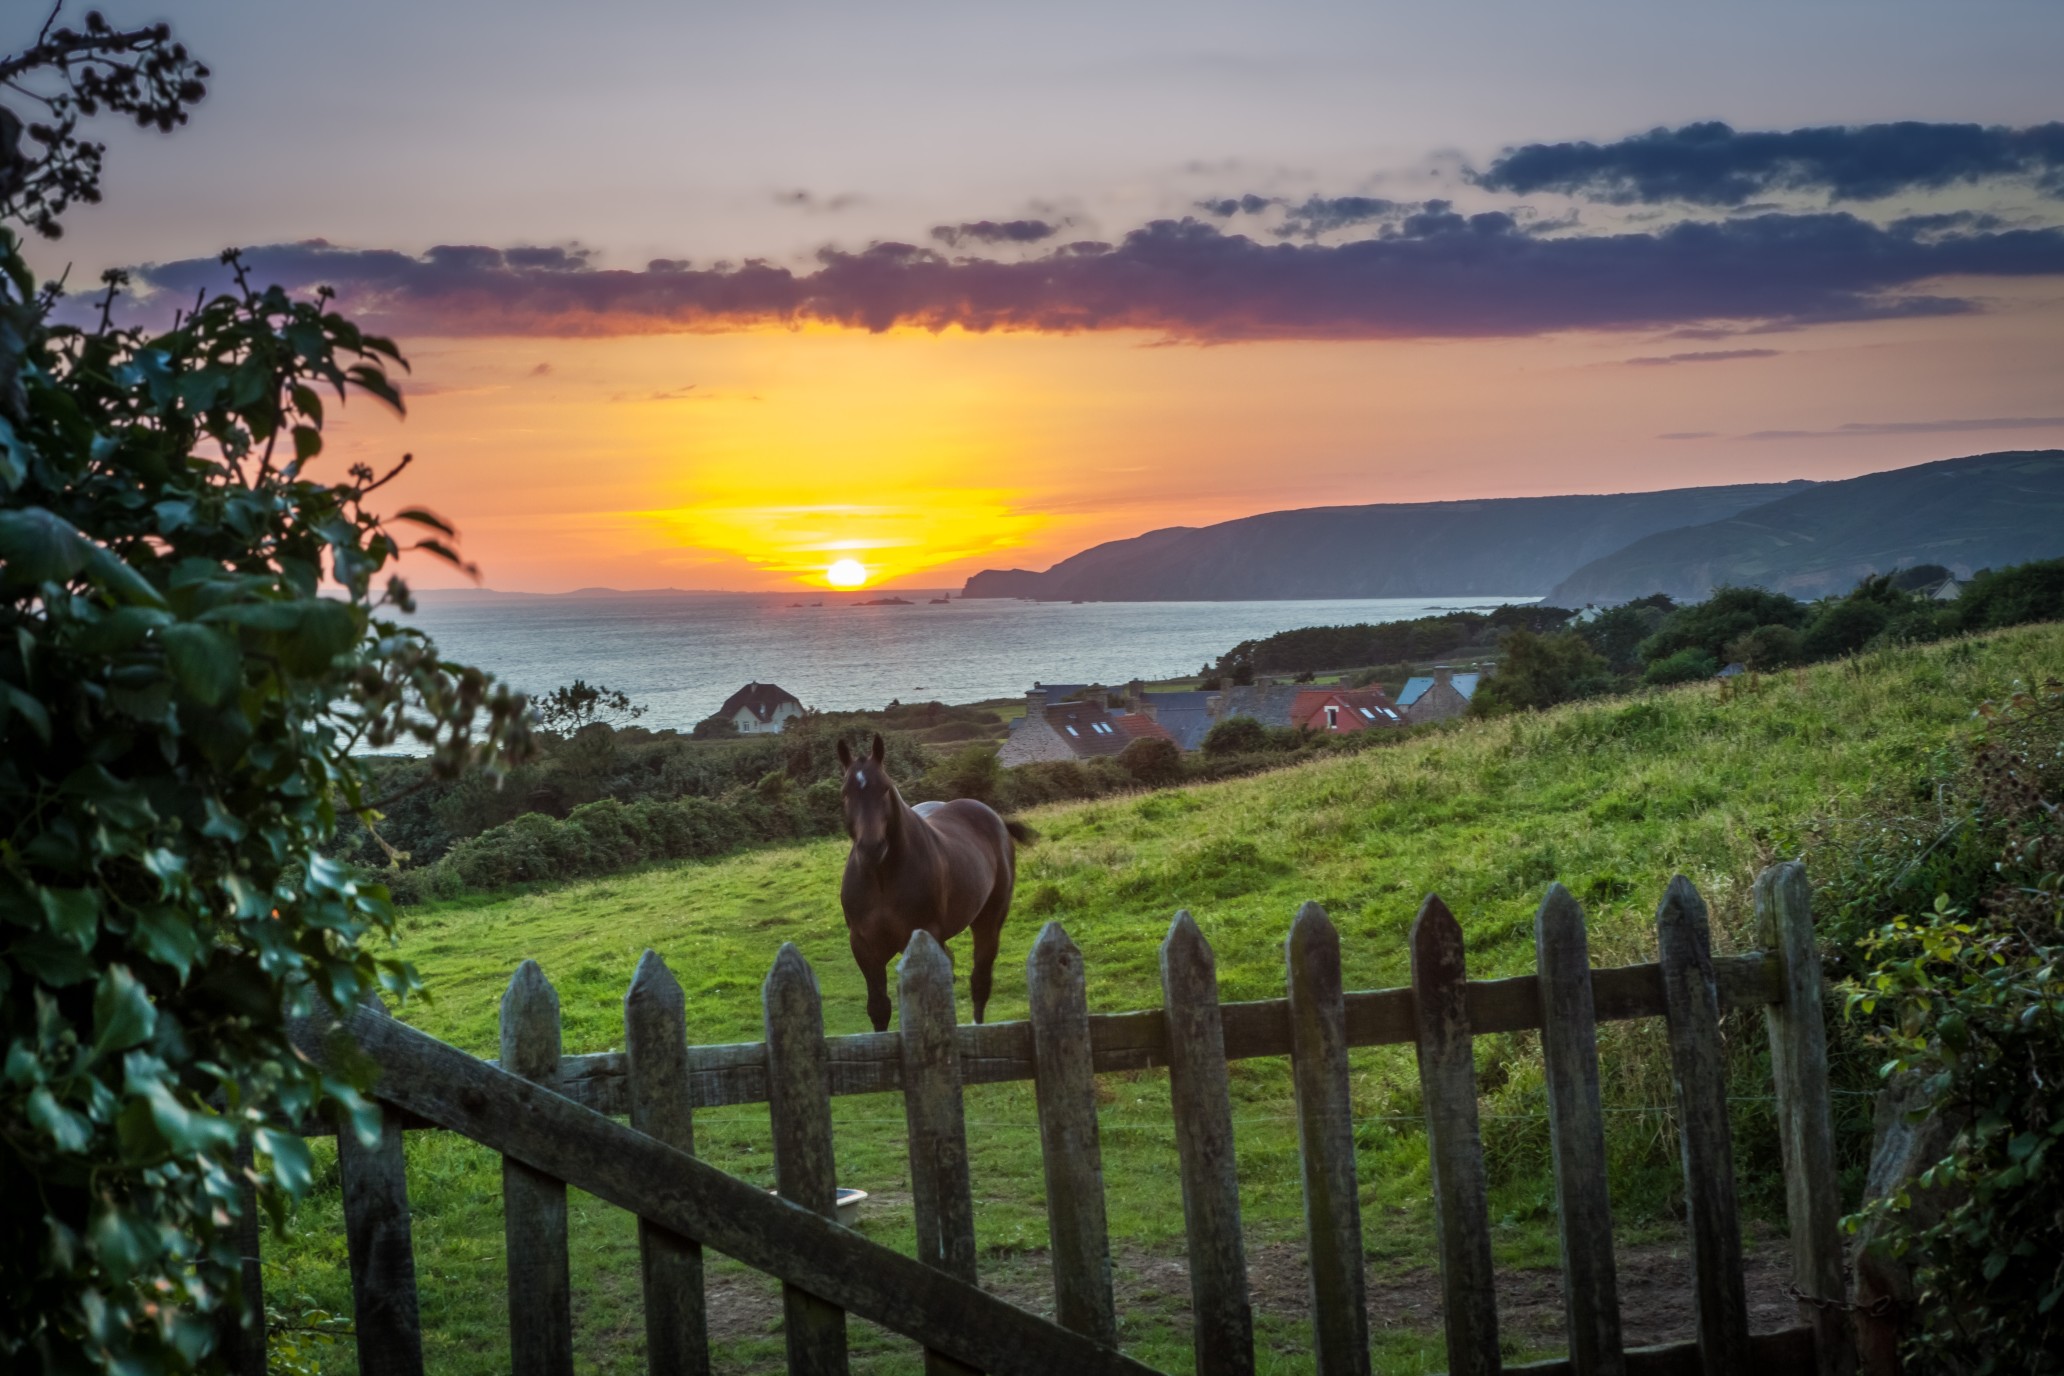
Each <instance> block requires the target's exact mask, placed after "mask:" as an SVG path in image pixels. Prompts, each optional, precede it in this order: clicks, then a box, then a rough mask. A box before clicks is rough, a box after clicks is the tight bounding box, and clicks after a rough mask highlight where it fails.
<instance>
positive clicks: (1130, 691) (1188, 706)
mask: <svg viewBox="0 0 2064 1376" xmlns="http://www.w3.org/2000/svg"><path fill="white" fill-rule="evenodd" d="M1215 696H1216V694H1213V693H1203V692H1194V691H1193V692H1175V693H1150V692H1148V691H1147V690H1146V687H1145V685H1143V684H1142V683H1141V682H1140V681H1139V680H1138V679H1134V680H1133V681H1132V682H1131V683H1128V684H1126V685H1125V710H1126V712H1127V713H1129V714H1131V715H1134V716H1141V717H1145V718H1147V719H1149V720H1151V721H1154V722H1156V723H1158V724H1159V725H1160V726H1161V727H1162V729H1163V730H1165V731H1166V732H1167V733H1168V736H1169V738H1170V739H1171V740H1173V741H1174V742H1175V743H1176V746H1177V748H1179V749H1182V750H1195V749H1197V748H1198V747H1199V746H1201V745H1203V744H1204V736H1205V733H1206V732H1208V731H1210V730H1211V724H1212V722H1213V721H1214V720H1215V718H1213V717H1212V715H1211V700H1212V698H1213V697H1215Z"/></svg>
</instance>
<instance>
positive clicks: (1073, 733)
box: [1068, 726, 1082, 736]
mask: <svg viewBox="0 0 2064 1376" xmlns="http://www.w3.org/2000/svg"><path fill="white" fill-rule="evenodd" d="M1068 734H1069V735H1071V736H1079V735H1081V734H1082V733H1081V732H1080V731H1077V730H1076V729H1075V728H1074V727H1072V726H1071V727H1069V728H1068Z"/></svg>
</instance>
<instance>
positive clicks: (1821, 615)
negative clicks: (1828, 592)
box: [1799, 597, 1892, 659]
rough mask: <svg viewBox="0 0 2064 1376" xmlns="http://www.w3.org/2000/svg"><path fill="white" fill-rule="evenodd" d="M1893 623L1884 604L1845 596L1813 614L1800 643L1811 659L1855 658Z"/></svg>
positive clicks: (1890, 614)
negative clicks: (1848, 656) (1846, 656)
mask: <svg viewBox="0 0 2064 1376" xmlns="http://www.w3.org/2000/svg"><path fill="white" fill-rule="evenodd" d="M1891 620H1892V613H1891V611H1890V610H1889V609H1888V608H1887V607H1886V606H1885V605H1884V604H1883V603H1881V602H1877V601H1870V600H1864V599H1861V598H1854V597H1845V598H1843V599H1842V600H1841V601H1839V602H1829V603H1827V604H1826V605H1824V606H1823V607H1822V608H1821V609H1820V611H1819V612H1817V613H1816V614H1815V615H1814V618H1813V620H1812V621H1811V622H1810V623H1809V624H1808V625H1807V627H1806V632H1805V634H1804V635H1802V636H1801V637H1800V638H1799V644H1800V646H1801V648H1802V649H1804V650H1805V652H1806V657H1807V658H1808V659H1834V658H1836V657H1838V656H1840V655H1853V654H1855V653H1856V652H1857V651H1858V650H1861V649H1862V648H1863V647H1864V646H1866V645H1868V644H1870V643H1871V641H1872V640H1873V639H1875V638H1876V637H1877V635H1878V633H1879V632H1880V631H1882V630H1884V629H1885V627H1886V625H1887V624H1888V623H1890V621H1891Z"/></svg>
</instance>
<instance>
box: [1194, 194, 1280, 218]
mask: <svg viewBox="0 0 2064 1376" xmlns="http://www.w3.org/2000/svg"><path fill="white" fill-rule="evenodd" d="M1282 204H1283V202H1282V201H1280V200H1278V199H1276V198H1275V197H1274V196H1256V195H1254V194H1253V193H1251V192H1250V193H1248V194H1247V195H1245V196H1222V197H1220V198H1218V199H1217V200H1209V201H1199V202H1197V209H1199V210H1201V211H1203V212H1204V213H1205V214H1206V215H1215V216H1217V217H1218V218H1219V219H1221V220H1230V219H1231V218H1232V217H1233V216H1235V215H1259V214H1261V213H1262V212H1263V211H1265V210H1270V209H1273V208H1274V207H1276V206H1279V205H1282Z"/></svg>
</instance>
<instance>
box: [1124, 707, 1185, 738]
mask: <svg viewBox="0 0 2064 1376" xmlns="http://www.w3.org/2000/svg"><path fill="white" fill-rule="evenodd" d="M1111 725H1113V726H1115V727H1117V728H1118V730H1119V732H1120V733H1121V734H1123V735H1125V736H1129V737H1130V738H1131V739H1133V740H1136V741H1141V740H1156V741H1172V740H1174V739H1175V733H1174V732H1173V731H1170V730H1169V729H1168V728H1167V727H1165V726H1163V725H1162V724H1161V723H1160V722H1158V721H1155V720H1154V719H1153V718H1152V717H1150V716H1148V715H1147V714H1146V713H1144V712H1127V713H1126V714H1125V715H1124V716H1122V717H1113V718H1111Z"/></svg>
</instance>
